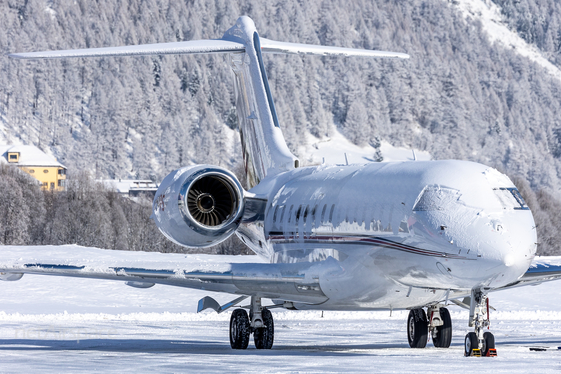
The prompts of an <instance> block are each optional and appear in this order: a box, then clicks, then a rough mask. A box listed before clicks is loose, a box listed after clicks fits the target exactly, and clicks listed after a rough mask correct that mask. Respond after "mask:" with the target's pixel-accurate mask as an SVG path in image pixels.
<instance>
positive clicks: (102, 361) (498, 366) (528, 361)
mask: <svg viewBox="0 0 561 374" xmlns="http://www.w3.org/2000/svg"><path fill="white" fill-rule="evenodd" d="M0 250H1V251H3V252H4V253H5V252H6V251H9V250H10V248H9V247H0ZM121 255H122V256H123V258H125V257H132V258H135V257H137V253H130V252H125V253H121ZM162 256H164V257H165V256H167V255H162V254H142V260H143V261H151V262H152V263H156V262H161V260H162ZM170 259H171V262H172V263H174V264H176V263H177V261H178V260H181V261H182V262H183V261H184V262H185V263H191V262H198V263H200V262H206V263H208V265H209V266H211V267H213V266H217V267H220V266H221V264H223V263H225V262H240V261H243V262H257V261H258V259H256V258H255V257H253V256H246V257H239V256H238V257H231V256H201V255H170ZM559 285H560V283H557V282H550V283H545V284H542V285H539V286H533V287H523V288H517V289H512V290H508V291H501V292H498V293H494V294H492V295H491V305H492V306H494V307H495V308H496V309H497V311H496V312H491V318H492V326H491V331H493V333H494V334H495V337H496V340H497V349H498V354H499V356H498V357H497V358H465V357H463V356H462V355H463V338H464V335H465V334H466V333H467V331H468V327H467V314H468V312H467V311H465V310H463V309H460V308H458V307H456V306H451V307H450V310H451V312H452V318H453V325H454V329H455V332H454V339H453V342H452V347H451V348H450V349H435V348H433V347H432V344H431V343H429V347H428V348H426V349H410V348H409V347H408V344H407V337H406V333H405V319H406V316H407V312H403V311H398V312H396V311H394V312H393V315H392V316H390V314H389V312H386V311H382V312H325V313H324V314H323V317H322V314H321V312H318V311H284V310H276V309H274V310H273V315H274V318H275V344H274V346H273V349H272V350H270V351H262V350H256V349H255V348H254V346H253V344H250V347H249V349H247V350H246V351H233V350H231V349H230V345H229V341H228V323H229V318H230V313H229V312H225V313H223V314H220V315H217V314H216V313H214V312H213V311H205V312H203V313H200V314H196V313H195V310H196V304H197V301H198V300H199V299H200V298H201V297H203V296H206V295H208V294H209V293H207V292H202V291H193V290H187V289H181V288H175V287H166V286H160V285H156V286H154V287H152V288H149V289H136V288H131V287H127V286H126V285H125V284H124V283H121V282H115V281H103V280H89V279H73V278H61V277H50V276H34V275H25V276H24V277H23V278H22V279H21V280H20V281H17V282H1V283H0V287H2V292H1V293H0V305H1V306H0V334H1V335H0V336H1V338H0V350H1V357H2V359H1V361H0V372H21V371H25V372H31V371H35V372H39V371H40V372H47V373H49V372H90V371H104V372H124V371H125V372H133V371H134V372H149V371H153V372H249V371H251V372H257V371H259V372H349V371H377V372H391V373H406V372H409V373H413V372H414V373H419V372H434V373H449V372H460V370H461V371H465V370H466V369H467V370H469V371H485V372H493V373H512V372H539V373H547V372H557V371H559V369H561V350H559V351H558V350H549V351H545V352H530V351H529V349H528V348H529V347H530V346H543V347H551V348H554V347H555V348H556V347H558V346H561V302H559V301H558V300H559V297H558V295H559V291H558V290H559ZM212 296H213V297H215V298H216V299H218V300H219V301H224V302H225V301H228V300H230V299H231V298H232V297H231V296H228V295H221V294H215V295H212Z"/></svg>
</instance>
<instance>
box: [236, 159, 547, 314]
mask: <svg viewBox="0 0 561 374" xmlns="http://www.w3.org/2000/svg"><path fill="white" fill-rule="evenodd" d="M251 192H252V193H255V194H256V196H257V197H263V200H266V203H264V204H266V207H265V209H264V214H263V215H261V217H260V219H254V220H251V222H244V223H242V225H241V226H240V228H239V229H238V231H237V233H238V235H239V236H240V237H241V238H242V239H243V240H244V242H245V243H246V244H248V245H249V246H250V247H251V248H252V249H253V250H254V251H255V252H256V253H258V254H259V255H261V256H262V257H265V258H267V259H268V260H269V261H270V262H272V263H289V262H320V261H337V263H338V267H337V270H333V271H330V272H328V273H327V274H323V275H322V276H321V277H320V279H319V282H320V285H321V288H322V291H323V292H324V293H325V294H326V296H328V297H329V301H328V302H326V303H324V304H322V305H321V309H330V308H333V309H339V310H340V309H347V308H348V309H353V310H355V309H387V308H392V309H399V308H411V307H415V306H421V305H427V304H429V303H431V302H436V301H438V300H442V299H443V298H444V297H445V295H446V293H447V292H451V294H450V296H452V293H453V294H454V296H455V297H457V294H458V293H465V294H466V295H469V293H470V290H471V289H472V288H474V287H478V288H488V289H492V288H497V287H502V286H505V285H507V284H509V283H512V282H514V281H516V280H517V279H518V278H519V277H520V276H521V275H522V274H524V272H525V271H526V270H527V269H528V267H529V265H530V263H531V261H532V259H533V258H534V255H535V251H536V241H537V240H536V230H535V224H534V220H533V217H532V214H531V212H530V210H529V209H528V208H527V206H526V205H525V203H524V201H523V200H522V198H521V197H520V195H519V193H518V191H517V190H516V187H515V186H514V185H513V184H512V182H511V181H510V179H509V178H508V177H506V176H505V175H503V174H501V173H499V172H498V171H496V170H495V169H492V168H489V167H487V166H484V165H481V164H476V163H472V162H465V161H428V162H421V161H414V162H392V163H369V164H364V165H335V166H314V167H306V168H300V169H296V170H294V171H291V172H286V173H283V174H280V175H277V176H275V177H274V178H270V179H266V180H263V181H262V182H261V183H260V185H259V186H257V187H256V188H254V189H253V190H251Z"/></svg>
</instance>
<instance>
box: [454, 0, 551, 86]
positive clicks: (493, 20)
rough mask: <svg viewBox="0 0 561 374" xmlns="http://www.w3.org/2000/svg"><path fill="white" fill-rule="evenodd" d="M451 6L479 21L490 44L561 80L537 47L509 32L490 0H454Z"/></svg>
mask: <svg viewBox="0 0 561 374" xmlns="http://www.w3.org/2000/svg"><path fill="white" fill-rule="evenodd" d="M452 4H454V5H455V6H456V7H457V8H458V9H459V10H460V12H461V13H462V15H463V16H464V17H466V18H471V19H477V20H479V21H480V22H481V25H482V27H483V30H484V31H485V32H486V33H487V35H488V37H489V40H490V41H491V42H492V43H500V44H502V45H504V46H505V47H506V48H508V49H512V50H514V51H515V52H516V53H518V54H520V55H522V56H524V57H527V58H528V59H530V60H531V61H533V62H535V63H537V64H538V65H540V66H542V67H543V68H545V70H546V71H547V72H548V73H549V74H551V75H552V76H554V77H555V78H557V79H559V80H561V70H559V68H558V67H556V66H555V65H554V64H552V63H551V62H549V61H548V60H547V59H546V58H545V57H543V56H542V54H541V53H540V51H539V49H538V48H537V47H535V46H533V45H531V44H528V43H526V41H525V40H524V39H522V38H521V37H520V36H518V34H516V32H514V31H511V30H509V28H508V26H507V24H506V23H505V22H504V21H503V17H502V15H501V9H500V8H499V7H498V6H497V5H496V4H495V3H493V2H492V1H491V0H456V1H453V2H452Z"/></svg>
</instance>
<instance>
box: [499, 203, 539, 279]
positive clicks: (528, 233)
mask: <svg viewBox="0 0 561 374" xmlns="http://www.w3.org/2000/svg"><path fill="white" fill-rule="evenodd" d="M490 226H491V227H492V229H493V230H492V237H493V240H491V241H490V242H489V247H490V248H489V253H490V256H489V257H495V259H497V260H499V262H500V263H501V267H502V270H503V271H502V272H501V276H500V278H503V279H504V280H503V281H502V282H504V283H506V284H508V283H510V282H513V281H515V280H517V279H518V278H519V277H520V276H521V275H522V274H524V273H525V272H526V270H527V269H528V267H529V266H530V264H531V262H532V260H533V258H534V256H535V254H536V241H537V238H536V230H535V224H534V220H533V217H532V215H531V213H530V211H529V210H528V211H515V212H513V213H512V214H508V215H505V217H502V219H500V220H496V221H495V222H493V220H491V225H490ZM497 281H499V279H497Z"/></svg>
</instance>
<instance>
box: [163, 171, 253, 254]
mask: <svg viewBox="0 0 561 374" xmlns="http://www.w3.org/2000/svg"><path fill="white" fill-rule="evenodd" d="M152 210H153V214H152V218H153V219H154V221H155V222H156V225H157V226H158V228H159V229H160V231H161V232H162V233H163V234H164V235H165V236H166V237H167V238H168V239H170V240H172V241H173V242H175V243H177V244H179V245H182V246H185V247H199V248H200V247H209V246H211V245H215V244H218V243H220V242H222V241H223V240H226V239H228V237H230V236H231V235H232V234H233V233H234V232H235V231H236V229H237V228H238V226H239V225H240V221H241V219H242V216H243V211H244V189H243V188H242V186H241V184H240V182H239V181H238V179H237V178H236V177H235V176H234V175H233V174H232V173H230V172H229V171H228V170H225V169H222V168H220V167H217V166H212V165H195V166H187V167H183V168H181V169H177V170H175V171H173V172H171V173H170V174H169V175H168V176H167V177H165V178H164V180H163V181H162V184H160V187H159V188H158V191H157V192H156V196H155V197H154V203H153V206H152Z"/></svg>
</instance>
